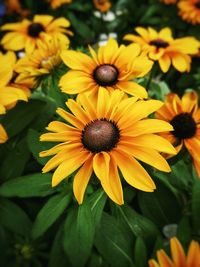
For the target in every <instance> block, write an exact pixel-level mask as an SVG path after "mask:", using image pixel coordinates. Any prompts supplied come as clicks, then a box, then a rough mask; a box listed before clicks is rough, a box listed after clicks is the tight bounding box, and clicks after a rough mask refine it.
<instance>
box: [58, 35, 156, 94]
mask: <svg viewBox="0 0 200 267" xmlns="http://www.w3.org/2000/svg"><path fill="white" fill-rule="evenodd" d="M89 50H90V54H91V56H92V57H90V56H88V55H86V54H83V53H81V52H77V51H73V50H67V51H63V52H62V53H61V58H62V60H63V61H64V63H65V64H66V65H67V66H68V67H69V68H71V70H69V71H68V72H67V73H66V74H65V75H63V76H62V78H61V80H60V83H59V85H60V86H61V90H62V91H63V92H64V93H67V94H78V93H83V92H88V93H90V94H92V95H93V96H95V98H97V95H98V90H99V88H101V87H103V88H106V89H107V90H108V91H110V92H111V91H113V90H115V89H120V90H122V91H124V92H126V93H128V94H130V95H135V96H137V97H139V98H147V92H146V90H145V88H144V87H142V86H141V85H139V84H137V83H136V82H133V81H131V79H133V78H136V77H143V76H144V75H145V74H146V73H148V72H149V70H150V69H151V68H152V64H153V62H152V61H150V60H149V59H148V58H147V57H146V56H145V55H140V52H141V49H140V46H139V45H138V44H131V45H129V46H124V45H121V46H120V47H119V46H118V44H117V42H116V41H115V40H114V39H109V41H108V43H107V44H106V45H105V46H102V47H100V48H99V50H98V53H96V52H95V51H94V50H93V49H92V48H91V47H90V46H89Z"/></svg>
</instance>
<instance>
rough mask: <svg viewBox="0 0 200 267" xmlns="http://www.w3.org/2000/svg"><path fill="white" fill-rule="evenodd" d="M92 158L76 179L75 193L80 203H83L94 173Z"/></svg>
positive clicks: (86, 162)
mask: <svg viewBox="0 0 200 267" xmlns="http://www.w3.org/2000/svg"><path fill="white" fill-rule="evenodd" d="M92 166H93V162H92V158H91V157H89V158H88V159H87V161H85V163H84V164H83V166H82V167H81V168H80V169H79V170H78V172H77V173H76V175H75V177H74V182H73V191H74V195H75V198H76V199H77V201H78V203H79V204H81V203H82V202H83V197H84V193H85V190H86V187H87V185H88V182H89V180H90V177H91V175H92V171H93V167H92Z"/></svg>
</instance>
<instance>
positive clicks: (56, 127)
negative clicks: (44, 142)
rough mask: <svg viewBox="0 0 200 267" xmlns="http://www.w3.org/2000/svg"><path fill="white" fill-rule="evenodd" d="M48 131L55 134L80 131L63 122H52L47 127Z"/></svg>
mask: <svg viewBox="0 0 200 267" xmlns="http://www.w3.org/2000/svg"><path fill="white" fill-rule="evenodd" d="M46 129H47V130H48V131H50V132H54V133H59V132H65V131H69V130H74V131H78V130H77V129H76V128H74V127H72V126H70V125H67V124H66V123H64V122H61V121H52V122H50V123H49V124H48V126H47V127H46Z"/></svg>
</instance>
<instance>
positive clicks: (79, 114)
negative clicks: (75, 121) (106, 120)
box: [66, 99, 90, 125]
mask: <svg viewBox="0 0 200 267" xmlns="http://www.w3.org/2000/svg"><path fill="white" fill-rule="evenodd" d="M66 105H67V107H68V108H69V109H70V110H71V112H72V113H73V114H74V116H75V117H76V118H79V120H80V121H82V123H83V124H84V125H86V124H88V123H89V122H90V118H89V117H88V116H87V114H86V113H85V111H84V109H82V108H81V107H80V105H79V104H78V103H77V102H76V101H74V100H72V99H69V100H68V101H67V103H66Z"/></svg>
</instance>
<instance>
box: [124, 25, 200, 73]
mask: <svg viewBox="0 0 200 267" xmlns="http://www.w3.org/2000/svg"><path fill="white" fill-rule="evenodd" d="M135 31H136V32H137V33H138V34H139V36H138V35H134V34H127V35H125V36H124V40H128V41H132V42H135V43H138V44H140V46H141V48H142V50H143V51H144V52H145V53H147V55H148V56H149V58H150V59H152V60H154V61H158V63H159V65H160V68H161V70H162V71H163V72H167V71H168V70H169V68H170V65H171V64H172V65H173V67H174V68H175V69H177V70H178V71H180V72H185V71H190V65H191V56H190V55H194V54H196V53H197V52H198V48H199V42H198V41H197V40H196V39H195V38H194V37H183V38H177V39H174V38H173V37H172V32H171V29H169V28H163V29H162V30H161V31H159V32H157V31H156V30H154V29H153V28H151V27H148V28H147V29H145V28H142V27H136V28H135Z"/></svg>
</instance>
